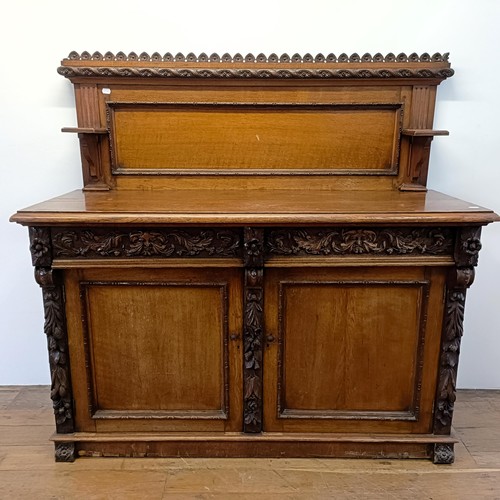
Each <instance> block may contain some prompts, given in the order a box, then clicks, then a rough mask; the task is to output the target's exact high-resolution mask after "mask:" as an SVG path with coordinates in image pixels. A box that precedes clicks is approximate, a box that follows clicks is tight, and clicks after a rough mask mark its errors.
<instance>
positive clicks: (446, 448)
mask: <svg viewBox="0 0 500 500" xmlns="http://www.w3.org/2000/svg"><path fill="white" fill-rule="evenodd" d="M433 461H434V463H435V464H452V463H453V462H454V461H455V452H454V451H453V444H450V443H436V444H435V445H434V456H433Z"/></svg>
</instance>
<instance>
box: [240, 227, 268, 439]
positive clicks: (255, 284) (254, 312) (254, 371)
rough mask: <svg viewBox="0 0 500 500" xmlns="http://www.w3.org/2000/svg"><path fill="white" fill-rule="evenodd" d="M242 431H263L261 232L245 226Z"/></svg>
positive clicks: (262, 250)
mask: <svg viewBox="0 0 500 500" xmlns="http://www.w3.org/2000/svg"><path fill="white" fill-rule="evenodd" d="M244 259H245V292H244V304H243V307H244V360H243V362H244V367H245V368H244V377H243V385H244V387H243V391H244V423H243V430H244V432H252V433H255V432H261V431H262V336H263V329H264V290H263V278H264V271H263V266H264V231H263V230H262V229H253V228H245V232H244Z"/></svg>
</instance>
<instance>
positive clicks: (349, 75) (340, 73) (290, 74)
mask: <svg viewBox="0 0 500 500" xmlns="http://www.w3.org/2000/svg"><path fill="white" fill-rule="evenodd" d="M57 72H58V73H59V74H60V75H62V76H64V77H66V78H73V77H81V76H89V77H103V76H104V77H133V78H153V77H155V78H213V79H218V78H259V79H260V78H266V79H268V78H274V79H287V78H301V79H305V78H313V79H315V78H319V79H336V80H338V79H368V78H382V79H388V78H412V79H414V78H440V79H444V78H449V77H451V76H453V75H454V73H455V72H454V70H452V69H451V68H439V69H435V68H432V67H429V68H418V69H415V68H390V69H389V68H384V69H370V68H362V69H361V68H349V69H330V68H320V66H318V67H315V68H309V67H308V68H307V69H305V68H304V69H295V68H293V69H288V68H287V69H274V68H273V69H252V68H242V69H233V68H226V69H212V68H203V69H199V68H182V69H172V68H162V67H155V68H140V67H130V66H124V67H119V66H110V67H104V66H93V67H80V66H60V67H59V68H58V69H57Z"/></svg>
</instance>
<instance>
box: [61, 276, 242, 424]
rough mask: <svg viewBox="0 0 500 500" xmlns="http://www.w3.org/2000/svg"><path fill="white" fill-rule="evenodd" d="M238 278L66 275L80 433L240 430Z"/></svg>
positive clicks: (239, 309)
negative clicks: (98, 431)
mask: <svg viewBox="0 0 500 500" xmlns="http://www.w3.org/2000/svg"><path fill="white" fill-rule="evenodd" d="M240 281H241V276H240V271H239V270H238V269H229V270H222V271H221V270H219V269H210V270H200V269H197V270H193V269H183V270H182V269H181V270H179V269H177V270H174V269H168V270H165V269H162V270H159V269H154V270H118V269H111V270H99V271H98V270H95V269H94V270H93V269H87V270H85V271H67V276H66V288H67V295H68V299H67V302H68V307H67V314H68V327H69V337H70V345H71V355H72V361H71V362H72V376H73V381H74V385H75V393H76V392H78V393H79V394H80V395H79V396H78V395H77V400H78V401H80V402H82V401H86V403H87V404H86V405H81V406H78V407H77V409H76V419H77V422H76V423H77V428H78V430H132V431H133V430H233V429H238V430H239V429H240V428H241V423H240V422H241V403H240V399H241V389H240V387H239V384H238V380H241V376H240V375H239V374H240V373H241V346H240V345H239V342H240V338H241V335H239V330H238V328H241V327H240V326H239V325H241V298H239V297H240V296H241V285H240ZM230 336H231V338H233V340H232V341H230ZM235 336H236V338H235ZM238 425H239V427H238Z"/></svg>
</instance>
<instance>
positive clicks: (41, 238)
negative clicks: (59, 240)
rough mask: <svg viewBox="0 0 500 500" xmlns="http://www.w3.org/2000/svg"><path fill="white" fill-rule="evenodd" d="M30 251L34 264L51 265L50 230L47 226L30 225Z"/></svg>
mask: <svg viewBox="0 0 500 500" xmlns="http://www.w3.org/2000/svg"><path fill="white" fill-rule="evenodd" d="M29 236H30V252H31V260H32V262H33V265H34V266H50V265H51V263H52V256H51V250H50V230H49V229H48V228H45V227H30V228H29Z"/></svg>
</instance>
